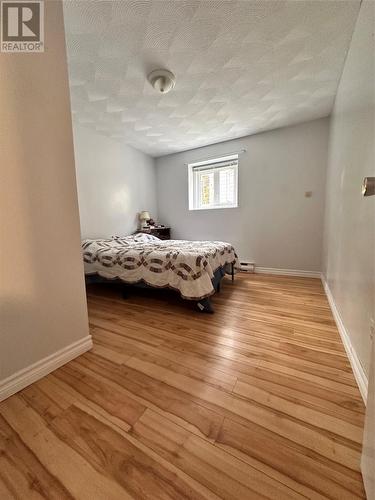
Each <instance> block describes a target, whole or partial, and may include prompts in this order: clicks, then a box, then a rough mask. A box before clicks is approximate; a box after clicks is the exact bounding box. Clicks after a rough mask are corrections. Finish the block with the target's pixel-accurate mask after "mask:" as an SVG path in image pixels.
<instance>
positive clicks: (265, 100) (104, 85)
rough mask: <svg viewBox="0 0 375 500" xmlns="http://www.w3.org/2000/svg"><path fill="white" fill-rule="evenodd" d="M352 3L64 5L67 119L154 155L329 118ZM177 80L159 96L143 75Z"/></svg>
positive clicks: (126, 0)
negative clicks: (163, 72)
mask: <svg viewBox="0 0 375 500" xmlns="http://www.w3.org/2000/svg"><path fill="white" fill-rule="evenodd" d="M358 10H359V0H358V1H357V0H349V1H345V0H338V1H334V0H325V1H319V0H310V1H301V0H300V1H295V0H292V1H290V0H289V1H284V0H277V1H271V0H259V1H258V0H242V1H237V0H236V1H230V0H227V1H223V0H212V1H211V0H196V1H191V0H189V1H184V0H169V1H168V0H167V1H164V0H118V1H98V0H93V1H84V0H65V2H64V14H65V28H66V39H67V49H68V63H69V79H70V90H71V100H72V112H73V120H74V121H75V122H76V123H80V124H82V125H83V126H86V127H90V128H92V129H95V130H97V131H98V132H99V133H101V134H104V135H107V136H109V137H112V138H114V139H119V140H123V141H125V142H126V143H127V144H129V145H131V146H133V147H135V148H137V149H140V150H141V151H144V152H146V153H148V154H150V155H152V156H160V155H163V154H168V153H172V152H176V151H182V150H186V149H192V148H196V147H199V146H203V145H206V144H211V143H214V142H219V141H223V140H228V139H232V138H235V137H241V136H244V135H248V134H253V133H256V132H259V131H263V130H269V129H273V128H277V127H282V126H285V125H291V124H293V123H298V122H301V121H305V120H310V119H314V118H319V117H323V116H327V115H328V114H329V113H330V111H331V109H332V106H333V101H334V97H335V93H336V88H337V85H338V81H339V78H340V76H341V72H342V67H343V64H344V59H345V56H346V52H347V50H348V47H349V43H350V39H351V35H352V32H353V28H354V23H355V20H356V17H357V14H358ZM159 67H162V68H167V69H169V70H171V71H172V72H173V73H174V74H175V75H176V78H177V83H176V87H175V89H174V90H172V91H171V92H170V93H169V94H166V95H160V94H158V93H156V92H155V90H154V89H153V88H152V87H151V86H150V84H149V83H148V82H147V79H146V76H147V74H148V73H149V72H150V71H152V70H153V69H156V68H159Z"/></svg>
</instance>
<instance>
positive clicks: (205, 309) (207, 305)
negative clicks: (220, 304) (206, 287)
mask: <svg viewBox="0 0 375 500" xmlns="http://www.w3.org/2000/svg"><path fill="white" fill-rule="evenodd" d="M197 307H198V309H199V310H200V312H202V313H209V314H213V313H214V308H213V307H212V304H211V301H210V299H209V298H207V297H206V298H205V299H202V300H200V301H198V302H197Z"/></svg>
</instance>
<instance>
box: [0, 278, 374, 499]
mask: <svg viewBox="0 0 375 500" xmlns="http://www.w3.org/2000/svg"><path fill="white" fill-rule="evenodd" d="M213 303H214V306H215V309H216V313H215V314H214V315H202V314H199V312H197V311H196V310H195V308H194V304H192V303H189V302H186V301H182V300H180V299H179V298H178V296H177V295H176V294H173V293H171V292H168V291H166V290H161V291H149V290H148V291H147V290H146V291H139V290H134V291H133V292H130V294H129V297H128V299H127V300H124V299H123V298H122V295H121V286H117V285H113V284H108V285H104V286H101V285H94V286H89V287H88V309H89V323H90V331H91V334H92V336H93V340H94V347H93V349H92V351H91V352H88V353H86V354H84V355H82V356H80V357H78V358H77V359H75V360H73V361H71V362H70V363H68V364H66V365H65V366H63V367H61V368H59V369H58V370H56V371H55V372H53V373H52V374H50V375H48V376H47V377H45V378H43V379H41V380H39V381H37V382H36V383H34V384H32V385H31V386H29V387H28V388H26V389H24V390H23V391H21V392H19V393H18V394H17V395H15V396H12V397H10V398H9V399H7V400H6V401H4V402H2V403H0V498H1V500H3V499H4V500H8V499H12V498H15V499H17V500H20V499H22V500H23V499H26V498H27V499H29V498H30V499H38V500H39V499H42V498H43V499H47V498H48V499H54V498H56V499H57V498H58V499H65V498H75V499H78V500H81V499H83V500H86V499H90V500H91V499H93V498H95V499H99V500H102V499H103V500H104V499H105V500H112V499H113V500H115V499H116V500H117V499H126V498H135V499H138V498H152V499H154V498H163V499H172V498H173V499H180V498H184V499H195V498H197V499H200V498H206V499H218V498H224V499H236V500H237V499H241V500H253V499H258V498H269V499H272V500H279V499H282V498H286V499H293V498H310V499H323V498H330V499H337V500H342V499H344V500H346V499H347V500H350V499H356V498H364V497H365V495H364V489H363V483H362V477H361V473H360V467H359V464H360V455H361V438H362V430H363V420H364V405H363V402H362V399H361V396H360V393H359V390H358V387H357V385H356V382H355V380H354V377H353V374H352V372H351V368H350V363H349V361H348V359H347V357H346V353H345V349H344V347H343V345H342V342H341V339H340V336H339V334H338V331H337V328H336V326H335V322H334V319H333V317H332V314H331V311H330V307H329V304H328V301H327V299H326V296H325V293H324V290H323V288H322V285H321V282H320V281H319V280H317V279H312V278H298V277H284V276H268V275H256V274H255V275H246V274H239V275H238V276H237V277H236V280H235V281H234V282H233V283H232V282H231V281H230V280H226V279H225V280H224V282H223V287H222V291H221V293H220V294H217V295H215V296H214V297H213Z"/></svg>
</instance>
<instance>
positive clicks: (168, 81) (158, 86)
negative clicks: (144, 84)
mask: <svg viewBox="0 0 375 500" xmlns="http://www.w3.org/2000/svg"><path fill="white" fill-rule="evenodd" d="M147 80H148V81H149V82H150V83H151V85H152V86H153V87H154V89H155V90H156V91H157V92H160V93H161V94H167V93H168V92H169V91H170V90H172V89H173V87H174V86H175V84H176V77H175V76H174V74H173V73H171V72H170V71H168V70H167V69H155V70H154V71H151V73H150V74H149V75H148V77H147Z"/></svg>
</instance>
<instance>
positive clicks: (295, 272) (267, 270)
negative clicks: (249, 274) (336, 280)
mask: <svg viewBox="0 0 375 500" xmlns="http://www.w3.org/2000/svg"><path fill="white" fill-rule="evenodd" d="M255 273H260V274H279V275H281V276H299V277H301V278H320V275H321V273H320V271H302V270H300V269H277V268H275V267H258V266H255Z"/></svg>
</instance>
